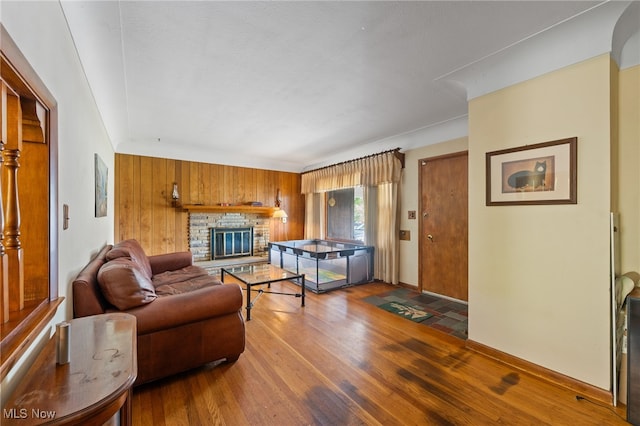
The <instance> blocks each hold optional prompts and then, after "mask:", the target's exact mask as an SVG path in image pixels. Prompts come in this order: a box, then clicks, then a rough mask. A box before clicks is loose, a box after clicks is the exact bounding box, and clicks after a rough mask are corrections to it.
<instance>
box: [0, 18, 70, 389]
mask: <svg viewBox="0 0 640 426" xmlns="http://www.w3.org/2000/svg"><path fill="white" fill-rule="evenodd" d="M0 30H1V31H2V34H0V36H1V37H2V38H3V46H2V52H0V53H1V55H0V60H1V64H0V88H1V97H2V103H1V107H0V118H1V122H2V141H1V142H0V150H1V151H2V154H1V156H0V169H1V170H0V171H1V173H0V188H1V190H2V191H1V192H2V197H1V198H0V207H1V208H0V327H1V331H2V333H1V336H2V340H1V343H0V352H1V353H2V365H1V373H2V374H1V378H4V377H5V376H6V374H7V373H8V372H9V371H10V369H11V368H12V366H13V365H14V364H15V361H16V360H17V359H18V358H19V357H20V356H21V355H22V354H23V353H24V352H25V351H26V350H27V349H28V347H29V344H28V343H29V342H30V341H32V340H33V338H34V337H36V336H37V335H38V334H39V333H40V332H41V331H42V330H44V328H45V327H47V326H48V324H49V322H50V321H51V319H52V318H53V315H54V314H55V311H56V309H57V307H58V306H59V304H60V302H61V301H62V298H58V286H57V264H58V258H57V256H58V253H57V235H58V228H57V226H58V225H57V221H58V220H57V144H56V134H55V129H56V128H57V126H56V122H55V117H56V103H55V100H54V99H53V97H52V96H51V94H50V92H49V91H48V90H47V89H46V87H45V86H44V84H43V83H42V81H41V80H40V79H39V78H38V77H37V75H36V74H35V72H34V71H33V69H32V68H31V67H30V66H29V64H28V62H27V61H26V59H25V58H24V56H22V54H21V53H20V51H19V50H18V48H17V46H16V45H15V44H13V42H12V40H11V38H10V37H9V35H8V34H7V33H6V31H5V29H4V27H1V26H0ZM24 206H28V207H27V208H24Z"/></svg>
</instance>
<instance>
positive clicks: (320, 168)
mask: <svg viewBox="0 0 640 426" xmlns="http://www.w3.org/2000/svg"><path fill="white" fill-rule="evenodd" d="M390 152H393V154H394V155H395V156H396V157H397V158H398V159H399V160H400V163H401V164H402V168H403V169H404V154H403V153H402V152H400V148H395V149H389V150H387V151H382V152H378V153H377V154H369V155H365V156H364V157H359V158H355V159H353V160H347V161H341V162H339V163H335V164H330V165H328V166H324V167H318V168H317V169H312V170H307V171H304V172H302V173H301V174H305V173H311V172H316V171H318V170H323V169H328V168H329V167H335V166H339V165H341V164H347V163H351V162H352V161H358V160H364V159H365V158H370V157H377V156H378V155H384V154H388V153H390Z"/></svg>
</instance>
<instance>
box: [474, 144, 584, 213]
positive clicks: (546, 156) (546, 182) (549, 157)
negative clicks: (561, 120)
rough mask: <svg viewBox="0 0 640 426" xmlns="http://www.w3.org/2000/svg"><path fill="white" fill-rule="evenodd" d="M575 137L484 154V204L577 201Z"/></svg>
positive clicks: (562, 202) (576, 145)
mask: <svg viewBox="0 0 640 426" xmlns="http://www.w3.org/2000/svg"><path fill="white" fill-rule="evenodd" d="M577 150H578V138H577V137H572V138H567V139H559V140H555V141H549V142H542V143H537V144H533V145H525V146H521V147H518V148H509V149H503V150H499V151H492V152H487V153H486V184H487V186H486V205H487V206H508V205H541V204H577V202H578V199H577V198H578V197H577V184H578V174H577V159H578V151H577Z"/></svg>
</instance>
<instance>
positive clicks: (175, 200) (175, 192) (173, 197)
mask: <svg viewBox="0 0 640 426" xmlns="http://www.w3.org/2000/svg"><path fill="white" fill-rule="evenodd" d="M179 200H180V194H179V193H178V184H177V183H176V182H173V190H172V191H171V205H172V206H173V207H177V206H179V203H178V201H179Z"/></svg>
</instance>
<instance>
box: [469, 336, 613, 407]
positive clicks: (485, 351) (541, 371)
mask: <svg viewBox="0 0 640 426" xmlns="http://www.w3.org/2000/svg"><path fill="white" fill-rule="evenodd" d="M465 346H466V347H467V349H469V350H472V351H474V352H477V353H479V354H480V355H484V356H486V357H489V358H492V359H494V360H496V361H499V362H502V363H503V364H507V365H509V366H511V367H513V368H515V369H518V370H520V371H522V372H524V373H527V374H530V375H532V376H535V377H538V378H540V379H543V380H546V381H547V382H550V383H553V384H555V385H557V386H560V387H563V388H565V389H568V390H570V391H572V392H575V393H576V396H578V395H579V396H581V397H584V398H587V399H590V400H595V401H599V402H601V403H604V404H607V405H611V406H613V395H612V394H611V392H609V391H607V390H604V389H601V388H599V387H596V386H593V385H590V384H588V383H584V382H581V381H580V380H576V379H574V378H572V377H569V376H565V375H564V374H561V373H558V372H556V371H553V370H549V369H548V368H545V367H541V366H539V365H537V364H534V363H532V362H529V361H525V360H523V359H521V358H518V357H516V356H513V355H509V354H507V353H505V352H502V351H499V350H497V349H494V348H491V347H489V346H486V345H483V344H482V343H478V342H475V341H473V340H467V341H466V343H465Z"/></svg>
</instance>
